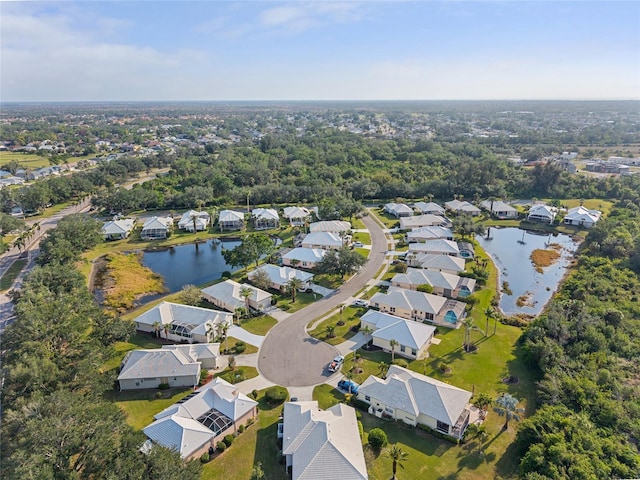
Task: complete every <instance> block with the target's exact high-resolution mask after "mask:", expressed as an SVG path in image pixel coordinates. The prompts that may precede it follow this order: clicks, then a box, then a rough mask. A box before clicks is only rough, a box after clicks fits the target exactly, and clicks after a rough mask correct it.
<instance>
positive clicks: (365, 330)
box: [360, 325, 373, 344]
mask: <svg viewBox="0 0 640 480" xmlns="http://www.w3.org/2000/svg"><path fill="white" fill-rule="evenodd" d="M360 331H361V332H362V333H364V339H365V340H366V341H367V344H369V337H370V336H371V334H372V333H373V328H371V327H370V326H369V325H365V326H364V327H363V328H361V329H360Z"/></svg>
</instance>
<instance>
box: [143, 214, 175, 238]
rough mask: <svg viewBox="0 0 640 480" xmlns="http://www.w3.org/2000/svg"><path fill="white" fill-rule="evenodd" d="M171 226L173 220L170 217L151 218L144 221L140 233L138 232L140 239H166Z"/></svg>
mask: <svg viewBox="0 0 640 480" xmlns="http://www.w3.org/2000/svg"><path fill="white" fill-rule="evenodd" d="M172 225H173V219H172V218H171V217H151V218H148V219H147V220H145V222H144V224H143V225H142V231H141V232H140V238H142V240H157V239H160V238H167V237H168V236H169V232H170V231H171V227H172Z"/></svg>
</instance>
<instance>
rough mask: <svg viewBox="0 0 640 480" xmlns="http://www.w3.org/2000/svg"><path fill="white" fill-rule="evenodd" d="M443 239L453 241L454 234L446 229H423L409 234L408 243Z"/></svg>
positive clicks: (436, 227)
mask: <svg viewBox="0 0 640 480" xmlns="http://www.w3.org/2000/svg"><path fill="white" fill-rule="evenodd" d="M438 238H443V239H445V240H453V232H452V231H451V229H450V228H446V227H438V226H434V227H421V228H416V229H414V230H411V231H410V232H407V242H409V243H413V242H424V241H425V240H436V239H438Z"/></svg>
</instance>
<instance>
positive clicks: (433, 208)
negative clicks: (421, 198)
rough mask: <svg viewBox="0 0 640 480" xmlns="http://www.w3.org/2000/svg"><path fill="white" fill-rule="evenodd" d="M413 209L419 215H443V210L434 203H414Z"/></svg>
mask: <svg viewBox="0 0 640 480" xmlns="http://www.w3.org/2000/svg"><path fill="white" fill-rule="evenodd" d="M413 208H415V209H416V210H417V211H418V212H419V213H421V214H427V213H430V214H431V215H440V216H443V215H444V212H445V210H444V208H442V207H441V206H440V205H438V204H437V203H434V202H416V203H414V204H413Z"/></svg>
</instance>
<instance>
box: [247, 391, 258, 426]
mask: <svg viewBox="0 0 640 480" xmlns="http://www.w3.org/2000/svg"><path fill="white" fill-rule="evenodd" d="M251 396H252V397H253V399H254V400H255V399H256V398H258V390H256V389H255V388H254V389H253V390H252V391H251ZM249 420H253V419H251V418H250V419H249Z"/></svg>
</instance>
